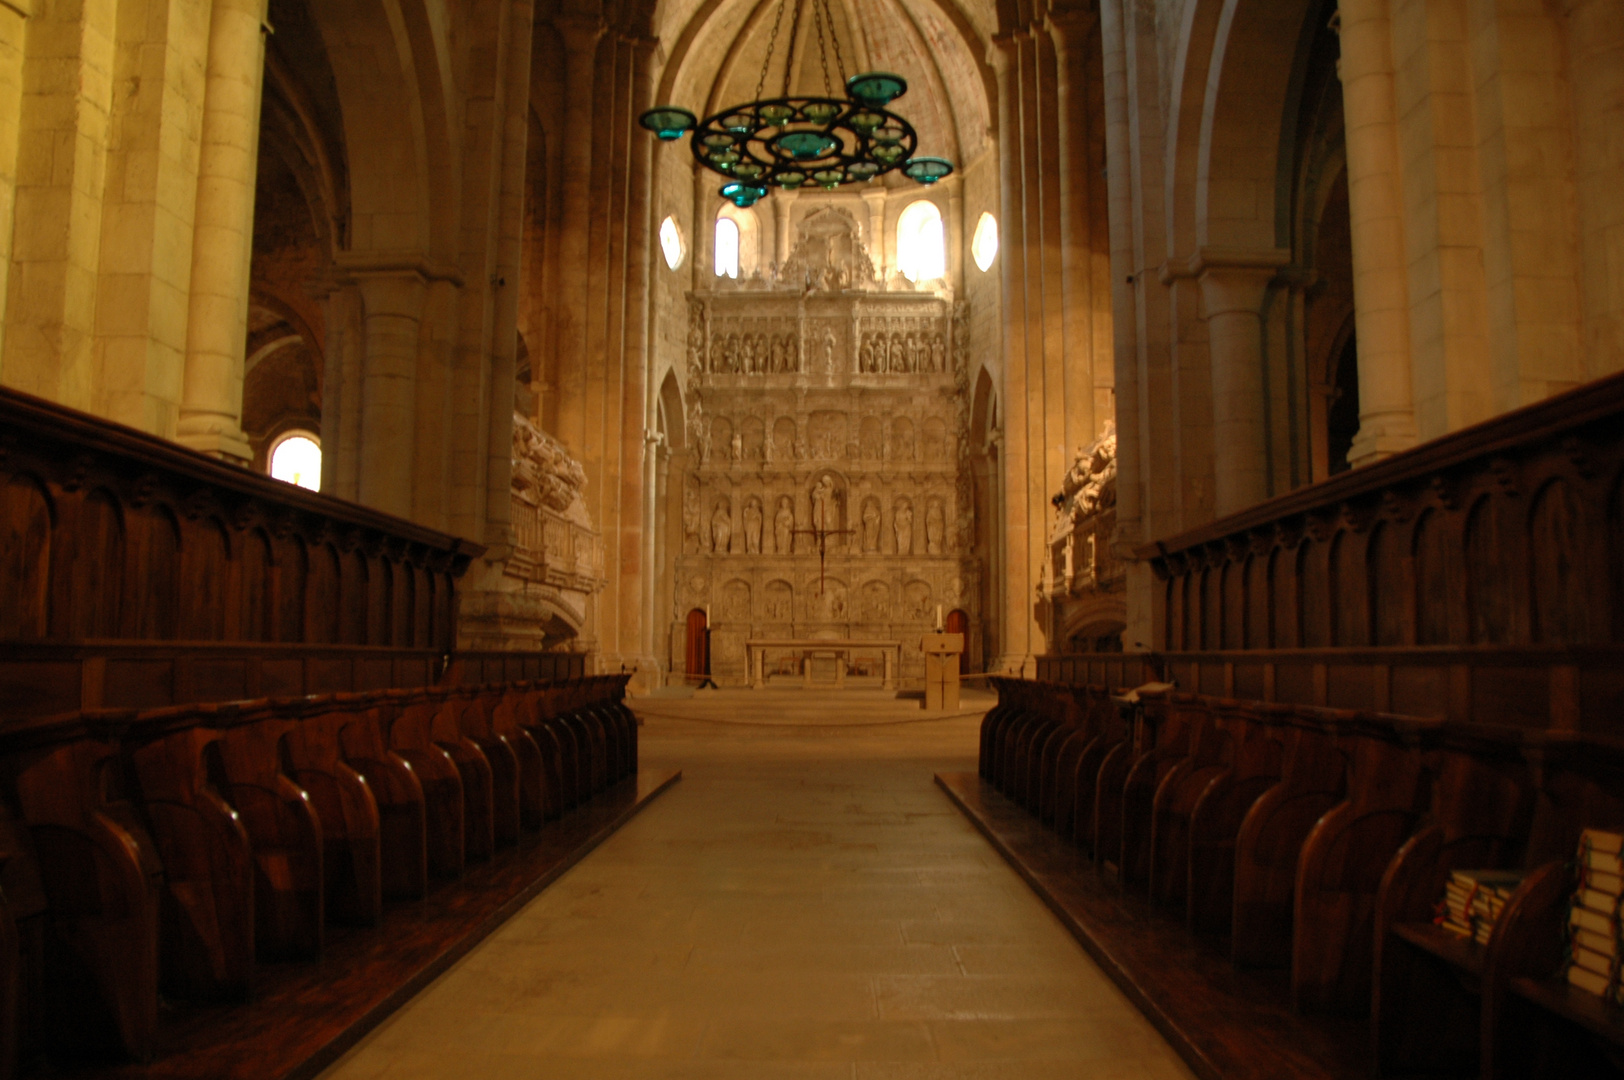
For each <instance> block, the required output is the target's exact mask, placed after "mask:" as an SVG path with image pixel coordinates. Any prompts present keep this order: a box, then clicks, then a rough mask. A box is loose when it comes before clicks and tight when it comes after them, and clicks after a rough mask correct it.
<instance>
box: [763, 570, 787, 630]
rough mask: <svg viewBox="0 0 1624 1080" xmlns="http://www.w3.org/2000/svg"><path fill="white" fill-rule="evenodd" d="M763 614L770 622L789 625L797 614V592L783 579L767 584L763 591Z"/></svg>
mask: <svg viewBox="0 0 1624 1080" xmlns="http://www.w3.org/2000/svg"><path fill="white" fill-rule="evenodd" d="M761 614H762V615H763V616H764V617H765V618H766V620H767V621H768V622H782V623H787V622H789V621H790V620H791V619H792V618H794V614H795V590H794V588H792V587H791V586H790V583H789V582H787V581H784V580H781V579H775V580H773V581H769V582H767V587H766V588H765V589H764V590H762V603H761Z"/></svg>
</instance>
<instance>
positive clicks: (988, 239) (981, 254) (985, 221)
mask: <svg viewBox="0 0 1624 1080" xmlns="http://www.w3.org/2000/svg"><path fill="white" fill-rule="evenodd" d="M970 257H971V258H973V259H974V260H975V261H976V269H977V270H980V271H981V272H982V273H983V274H984V273H986V272H987V268H988V267H989V266H991V265H992V261H993V259H995V258H997V257H998V219H997V218H995V217H993V216H992V215H991V214H986V213H984V214H982V215H981V220H980V221H978V222H976V234H975V237H974V238H973V239H971V241H970Z"/></svg>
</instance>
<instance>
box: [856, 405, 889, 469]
mask: <svg viewBox="0 0 1624 1080" xmlns="http://www.w3.org/2000/svg"><path fill="white" fill-rule="evenodd" d="M857 456H858V457H860V458H861V459H862V460H864V461H879V460H880V459H881V458H882V457H884V456H885V437H884V435H882V434H881V425H880V418H879V417H878V416H865V417H863V419H862V420H861V421H859V422H858V425H857Z"/></svg>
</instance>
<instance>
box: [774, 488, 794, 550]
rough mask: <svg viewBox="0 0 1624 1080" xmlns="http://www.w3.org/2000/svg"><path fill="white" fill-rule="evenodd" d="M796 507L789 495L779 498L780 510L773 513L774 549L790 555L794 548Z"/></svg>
mask: <svg viewBox="0 0 1624 1080" xmlns="http://www.w3.org/2000/svg"><path fill="white" fill-rule="evenodd" d="M794 542H795V508H794V506H793V505H792V504H791V503H790V498H789V496H788V495H785V496H783V497H781V498H780V499H779V500H778V512H777V513H776V514H774V515H773V550H774V551H776V552H777V553H778V554H780V555H788V554H789V553H790V552H791V551H793V550H794Z"/></svg>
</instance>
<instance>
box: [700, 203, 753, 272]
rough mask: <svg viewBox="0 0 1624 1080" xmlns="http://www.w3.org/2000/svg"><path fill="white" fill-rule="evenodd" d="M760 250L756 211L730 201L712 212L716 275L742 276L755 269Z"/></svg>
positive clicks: (713, 266) (713, 265)
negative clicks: (714, 216)
mask: <svg viewBox="0 0 1624 1080" xmlns="http://www.w3.org/2000/svg"><path fill="white" fill-rule="evenodd" d="M760 250H761V229H760V227H759V224H758V222H757V219H756V212H755V211H754V210H751V209H749V208H748V207H737V206H733V205H731V204H729V205H726V206H723V207H722V208H721V209H720V210H718V211H717V212H716V248H715V251H716V259H715V261H714V263H713V264H712V268H713V269H714V270H715V271H716V276H717V277H724V276H725V277H730V278H743V277H749V276H750V275H751V274H753V273H755V272H756V262H757V259H758V258H759V256H760Z"/></svg>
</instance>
